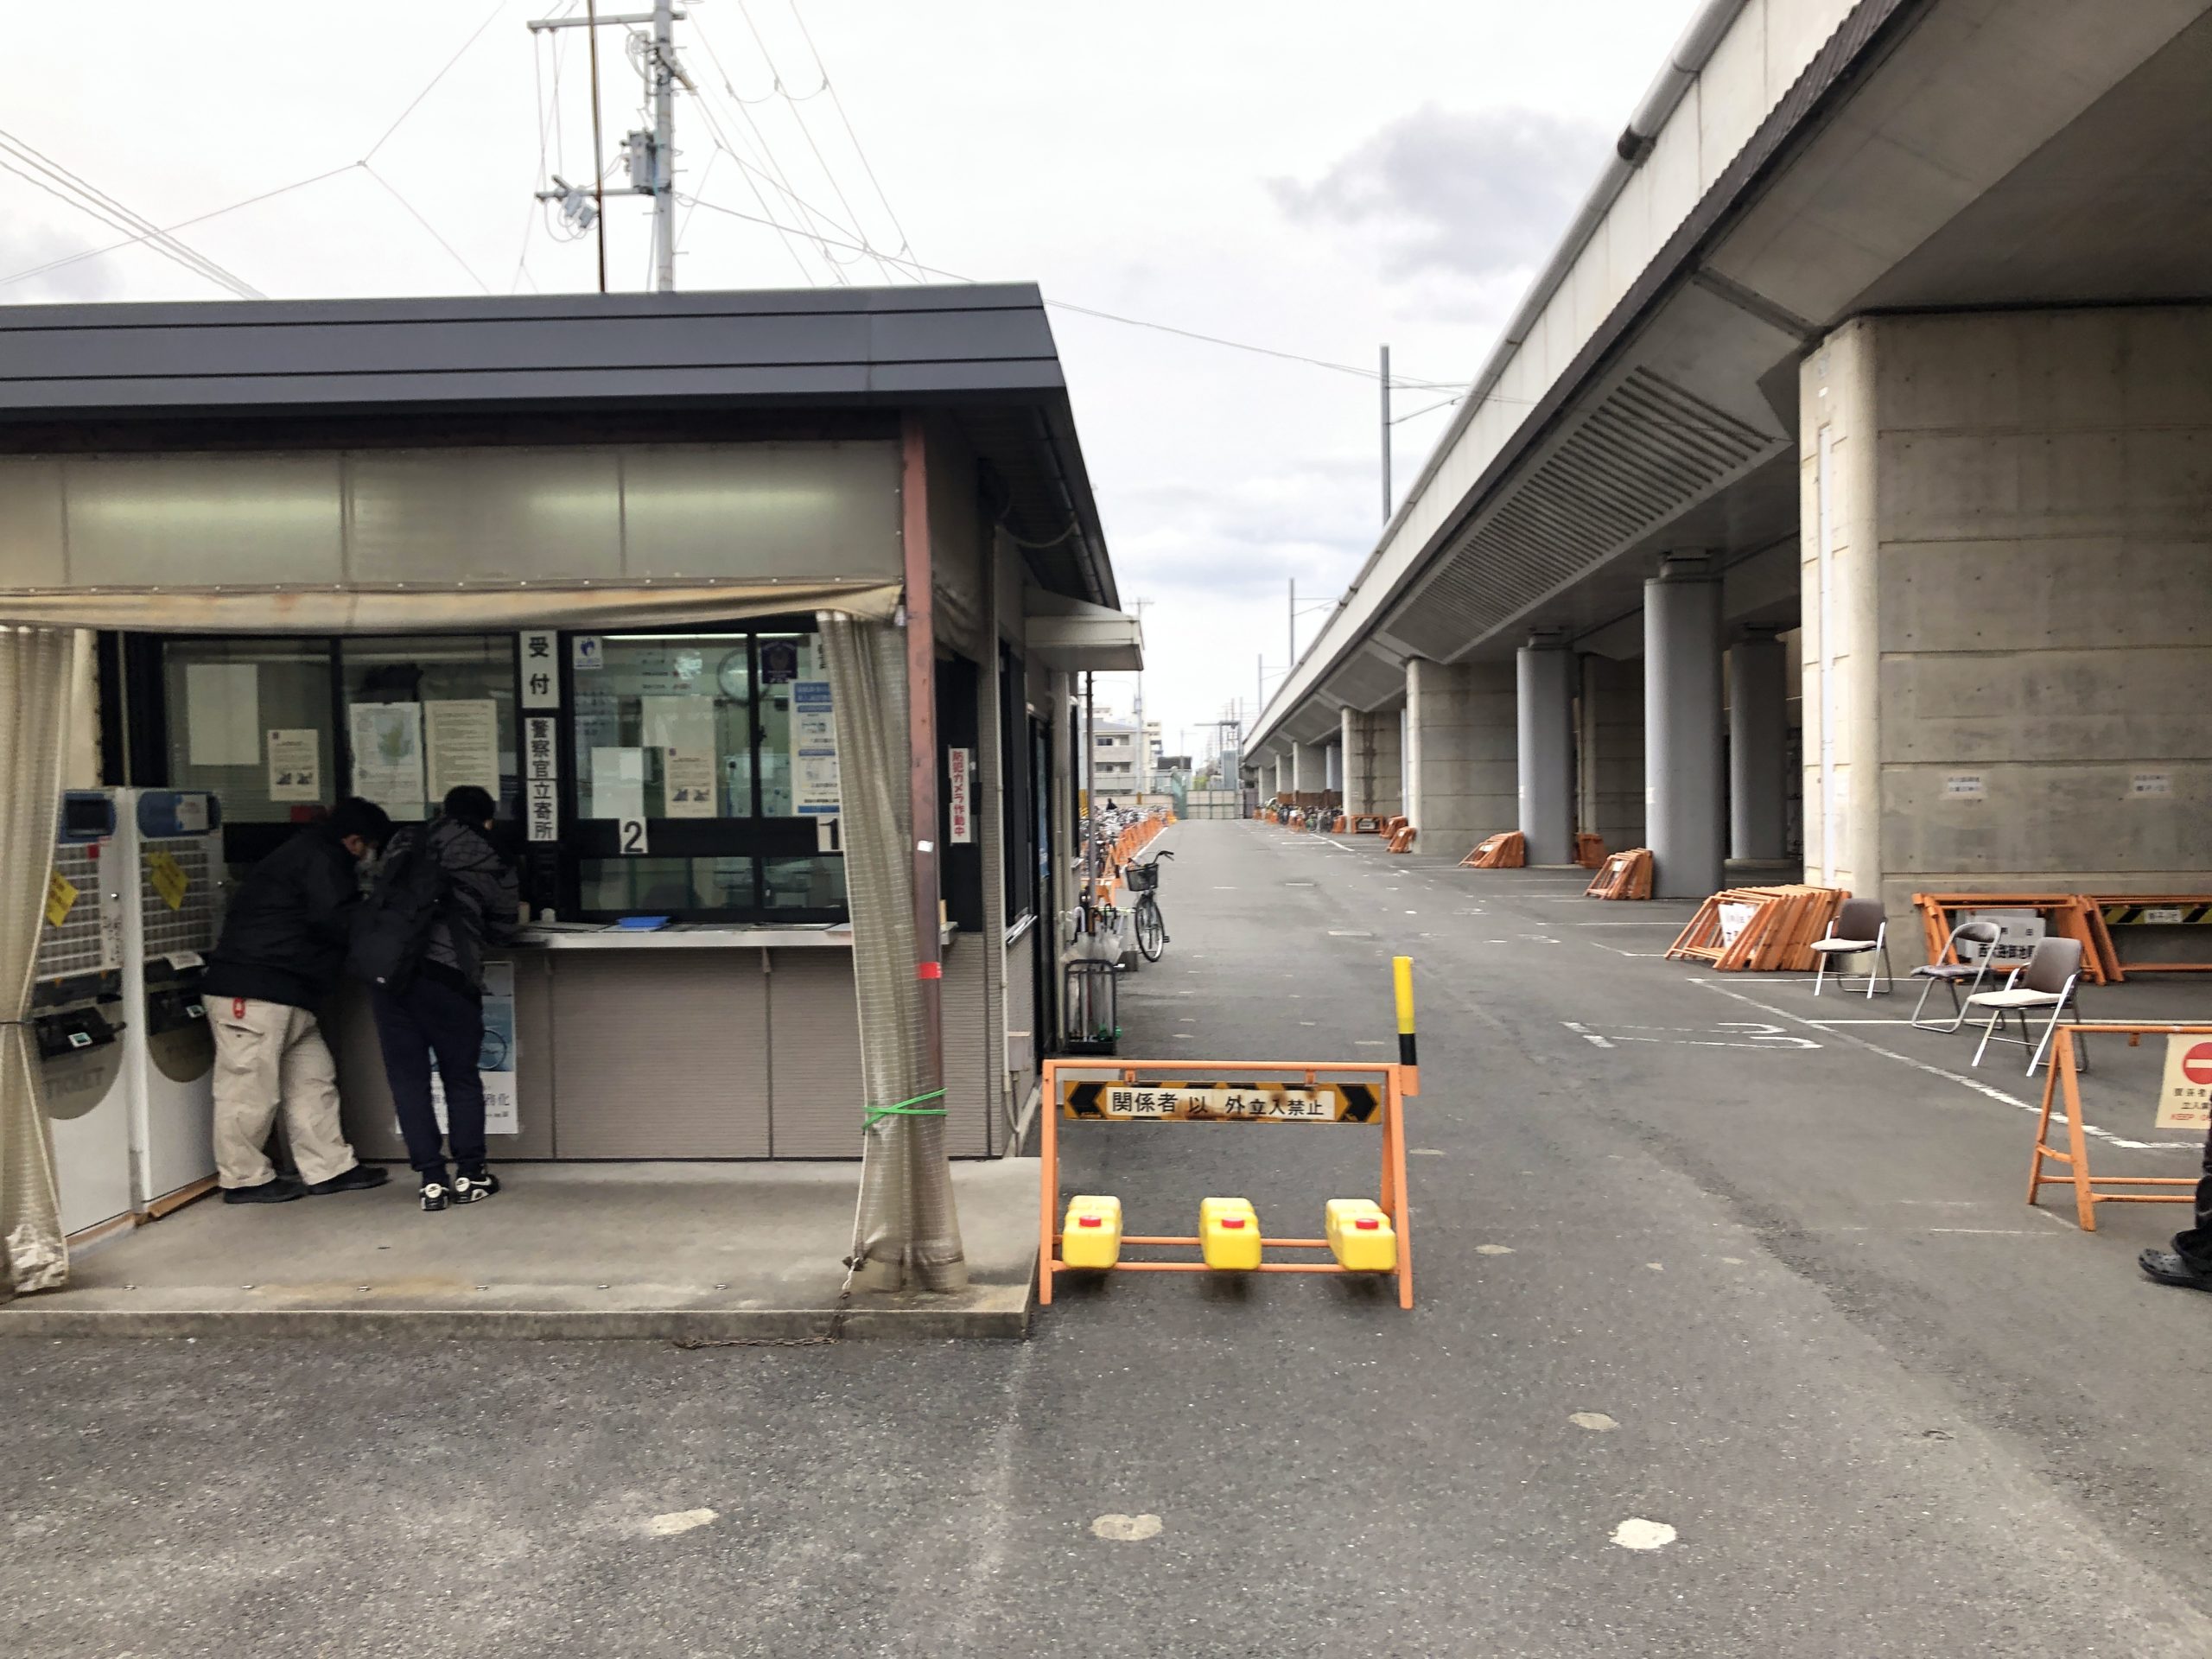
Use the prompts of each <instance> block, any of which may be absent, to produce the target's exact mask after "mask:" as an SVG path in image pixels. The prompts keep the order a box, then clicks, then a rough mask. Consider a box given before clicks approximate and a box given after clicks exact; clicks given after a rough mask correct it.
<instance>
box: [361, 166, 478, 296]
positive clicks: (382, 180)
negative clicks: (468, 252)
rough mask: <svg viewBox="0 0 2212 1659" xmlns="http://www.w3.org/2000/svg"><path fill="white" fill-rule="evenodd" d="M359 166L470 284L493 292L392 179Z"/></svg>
mask: <svg viewBox="0 0 2212 1659" xmlns="http://www.w3.org/2000/svg"><path fill="white" fill-rule="evenodd" d="M358 165H359V168H360V169H361V171H362V172H364V173H365V174H367V175H369V176H370V177H371V178H372V179H374V180H375V181H377V182H378V184H380V185H382V186H383V187H384V188H385V191H386V192H387V193H388V194H390V195H391V199H392V200H394V201H396V202H397V203H398V204H399V205H400V206H401V207H404V208H405V209H406V210H407V213H408V216H409V217H410V218H411V219H413V220H414V221H415V222H416V224H417V225H420V226H422V227H423V229H424V230H426V231H428V232H429V233H430V238H431V239H432V240H433V241H435V243H436V244H437V245H439V246H440V247H442V248H443V249H444V250H445V251H447V252H448V254H450V255H451V256H452V257H453V262H454V264H457V265H459V266H460V267H461V269H462V270H465V271H467V273H468V280H469V281H470V282H472V283H475V284H476V286H477V287H479V288H480V289H483V290H484V292H485V293H486V294H489V293H490V292H491V291H492V285H491V284H490V283H487V282H486V281H485V280H484V279H483V278H482V277H479V276H478V275H477V274H476V267H475V266H474V265H472V264H469V263H468V261H467V260H466V259H464V258H462V257H461V250H460V249H458V248H456V247H454V245H453V244H452V243H450V242H448V241H447V240H446V239H445V238H444V237H442V236H441V235H439V234H438V227H437V226H435V225H433V224H431V223H430V221H429V219H425V218H423V215H422V213H420V212H419V211H418V210H417V209H416V206H415V204H414V203H413V202H411V201H410V200H407V198H406V197H404V196H403V195H401V194H399V188H398V187H397V185H395V184H393V183H392V181H391V180H390V179H387V178H386V177H385V175H383V174H381V173H379V172H378V171H377V170H376V168H373V167H371V166H370V165H369V164H368V162H365V161H363V162H359V163H358Z"/></svg>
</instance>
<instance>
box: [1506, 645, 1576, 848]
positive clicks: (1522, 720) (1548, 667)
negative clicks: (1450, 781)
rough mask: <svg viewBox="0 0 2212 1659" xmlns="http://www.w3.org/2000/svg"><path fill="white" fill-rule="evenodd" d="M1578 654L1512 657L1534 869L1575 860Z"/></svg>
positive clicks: (1533, 649) (1526, 830)
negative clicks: (1575, 724)
mask: <svg viewBox="0 0 2212 1659" xmlns="http://www.w3.org/2000/svg"><path fill="white" fill-rule="evenodd" d="M1574 666H1575V664H1574V653H1573V652H1571V651H1568V650H1567V649H1565V648H1564V647H1562V646H1560V645H1526V646H1523V647H1522V649H1521V651H1520V652H1517V653H1516V655H1515V658H1514V671H1515V683H1516V692H1517V696H1516V708H1517V714H1518V719H1517V721H1516V725H1517V732H1516V753H1517V755H1518V763H1519V804H1520V829H1521V833H1522V835H1523V836H1526V837H1528V842H1529V862H1530V863H1531V864H1572V863H1573V861H1574V822H1575V817H1574Z"/></svg>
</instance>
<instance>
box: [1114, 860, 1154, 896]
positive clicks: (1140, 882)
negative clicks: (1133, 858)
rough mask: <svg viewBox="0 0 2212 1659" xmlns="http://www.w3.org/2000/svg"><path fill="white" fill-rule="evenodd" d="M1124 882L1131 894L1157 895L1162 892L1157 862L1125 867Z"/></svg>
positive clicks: (1123, 870)
mask: <svg viewBox="0 0 2212 1659" xmlns="http://www.w3.org/2000/svg"><path fill="white" fill-rule="evenodd" d="M1122 880H1123V881H1125V882H1127V883H1128V889H1129V891H1130V892H1131V893H1157V892H1159V891H1160V866H1159V865H1158V864H1157V863H1156V862H1155V863H1151V864H1134V863H1132V864H1127V865H1124V866H1123V867H1122Z"/></svg>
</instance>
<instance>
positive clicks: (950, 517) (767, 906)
mask: <svg viewBox="0 0 2212 1659" xmlns="http://www.w3.org/2000/svg"><path fill="white" fill-rule="evenodd" d="M841 617H842V618H857V619H862V620H868V621H869V622H872V623H874V624H878V625H887V626H889V627H891V628H892V629H893V630H895V631H898V632H900V633H901V634H902V635H903V637H905V638H906V639H909V640H910V641H911V640H912V639H924V640H929V641H933V644H932V645H931V648H930V649H929V650H928V651H926V652H924V653H923V654H922V655H921V657H920V658H919V660H914V659H913V653H912V652H911V651H909V652H908V658H909V660H908V661H907V662H906V664H905V668H906V675H905V685H906V690H908V691H909V692H911V693H913V694H914V696H916V697H917V698H918V699H919V701H918V702H913V703H912V706H911V707H910V706H908V700H907V699H905V698H902V699H900V700H899V706H900V708H901V710H902V714H901V724H900V728H899V733H898V734H897V743H896V747H895V755H896V760H895V764H896V765H897V766H899V767H902V768H903V767H905V766H906V765H907V764H908V761H909V760H910V759H918V755H919V754H920V753H930V754H931V755H933V757H934V764H935V767H936V770H937V773H938V779H937V783H938V787H937V790H936V791H935V792H936V797H937V807H938V821H937V823H935V825H934V826H930V827H923V826H917V827H916V828H915V829H914V830H913V836H914V844H915V846H916V847H917V848H918V849H922V852H923V853H924V854H925V856H924V857H919V858H918V859H917V860H916V862H915V869H916V872H917V880H918V881H925V882H929V883H933V884H934V887H935V894H934V897H935V898H936V899H937V901H938V923H939V941H938V944H939V951H940V954H941V957H942V962H943V982H942V1016H941V1018H942V1039H943V1067H944V1083H945V1087H946V1096H945V1117H944V1145H945V1147H946V1149H947V1150H948V1151H949V1152H950V1153H951V1154H954V1155H956V1156H964V1157H988V1156H992V1155H995V1154H1003V1153H1004V1152H1006V1151H1007V1149H1008V1146H1009V1140H1010V1128H1009V1126H1010V1124H1011V1122H1013V1120H1014V1116H1015V1114H1016V1112H1017V1111H1018V1109H1020V1105H1021V1104H1022V1103H1023V1101H1024V1098H1025V1096H1027V1092H1028V1091H1029V1090H1030V1088H1031V1087H1032V1085H1033V1081H1034V1077H1035V1071H1036V1064H1037V1059H1038V1056H1039V1052H1040V1049H1044V1048H1046V1047H1048V1046H1049V1044H1050V1040H1051V1033H1052V1031H1053V1030H1054V1028H1055V1027H1054V1021H1055V1019H1056V1013H1055V1007H1054V1002H1055V988H1054V983H1053V972H1052V968H1053V957H1054V955H1055V951H1054V944H1053V942H1054V938H1055V928H1054V924H1053V917H1054V915H1055V913H1056V912H1059V911H1063V910H1065V909H1066V908H1067V907H1068V906H1070V905H1071V904H1072V902H1073V900H1072V897H1071V894H1070V893H1069V891H1068V881H1069V879H1070V878H1069V874H1068V872H1069V868H1070V860H1071V853H1072V850H1073V849H1072V845H1071V836H1072V834H1073V826H1074V817H1075V811H1076V802H1075V791H1074V790H1073V788H1072V786H1071V769H1072V766H1073V765H1074V762H1075V757H1076V753H1077V734H1076V733H1075V731H1074V729H1073V728H1072V726H1071V721H1070V716H1069V712H1068V711H1069V704H1070V693H1071V677H1073V676H1076V675H1079V674H1080V672H1081V671H1084V670H1085V669H1090V668H1099V669H1106V668H1114V669H1121V668H1130V667H1135V666H1136V665H1137V663H1138V652H1139V642H1138V636H1137V630H1136V626H1135V622H1134V620H1132V619H1129V618H1128V617H1125V616H1123V615H1122V613H1120V612H1119V610H1118V595H1117V593H1116V587H1115V581H1114V574H1113V569H1112V566H1111V564H1110V563H1109V559H1108V556H1107V552H1106V548H1105V543H1104V540H1103V535H1102V532H1101V528H1100V524H1099V518H1098V512H1097V508H1096V504H1095V503H1094V501H1093V499H1092V496H1091V492H1090V483H1089V480H1088V478H1087V476H1086V474H1085V471H1084V459H1083V454H1082V450H1081V447H1080V445H1079V444H1078V442H1077V436H1076V430H1075V426H1074V423H1073V419H1072V416H1071V410H1070V406H1069V401H1068V396H1067V391H1066V387H1065V383H1064V380H1063V378H1062V375H1061V371H1060V366H1059V363H1058V359H1057V356H1056V354H1055V352H1054V348H1053V343H1052V334H1051V332H1050V329H1049V327H1048V325H1047V321H1046V314H1045V310H1044V307H1043V304H1042V302H1041V300H1040V298H1039V295H1038V293H1037V291H1036V290H1035V289H1033V288H1031V287H1027V286H972V287H960V288H939V289H931V288H903V289H887V290H868V289H838V290H834V291H830V292H821V293H817V292H791V293H783V292H769V293H719V294H718V293H701V294H683V295H660V296H554V297H533V298H525V299H496V300H406V301H347V302H251V303H244V304H227V303H226V304H188V305H187V304H160V305H99V306H56V307H20V308H16V307H11V308H6V309H5V310H4V311H0V623H4V624H7V625H10V626H11V628H12V629H31V630H43V631H67V632H68V634H69V639H68V640H67V647H66V649H64V650H62V651H61V652H60V654H59V656H57V657H54V658H53V659H52V660H53V661H54V662H55V663H58V664H60V666H59V667H56V668H54V669H52V670H51V671H48V674H47V677H48V678H54V677H59V678H60V680H61V681H62V682H63V683H62V684H61V685H60V688H59V690H58V692H57V693H56V696H57V697H58V702H54V703H53V704H51V705H42V704H35V702H29V701H25V700H22V699H19V700H18V702H17V705H16V708H17V710H18V711H19V712H18V716H17V717H19V718H21V717H27V716H23V715H21V714H20V711H21V710H22V709H31V708H34V707H49V708H50V709H52V710H54V713H53V721H54V724H55V726H56V728H57V737H56V741H59V742H60V743H61V745H62V747H63V749H64V753H63V757H62V761H61V766H60V772H61V777H60V782H61V783H63V784H65V785H73V786H78V787H85V788H106V789H125V790H137V791H186V792H188V793H190V792H202V791H204V792H205V793H206V795H207V797H209V798H210V799H211V800H212V802H213V821H214V822H215V823H217V824H219V830H220V836H219V852H218V853H217V855H215V856H214V857H213V859H211V861H210V862H211V868H210V869H209V870H208V872H207V877H206V879H207V881H208V882H209V883H210V884H211V885H212V886H213V887H215V888H216V889H217V891H216V892H215V893H213V894H212V895H209V896H210V897H211V898H212V900H213V903H212V911H213V914H211V916H210V917H209V918H208V925H209V926H211V927H212V926H213V924H214V921H215V920H216V919H217V918H219V908H220V889H221V887H223V886H224V884H225V883H226V882H228V881H231V880H235V879H236V878H237V877H238V875H239V874H242V873H243V872H244V871H245V869H246V868H248V867H250V866H251V864H252V863H253V861H255V860H257V858H259V857H260V856H262V855H264V854H265V853H266V852H268V851H269V850H270V849H271V848H272V847H274V846H275V845H276V844H277V842H279V841H280V840H281V839H283V837H284V836H287V835H288V834H289V833H290V832H291V830H292V829H293V827H294V826H295V825H296V824H297V823H300V822H302V820H304V819H306V818H308V817H311V816H313V815H314V814H315V812H316V811H317V810H319V809H320V808H321V807H322V806H325V805H327V804H328V803H330V802H331V801H333V800H334V799H336V798H339V797H340V796H342V795H346V794H359V795H364V796H366V797H368V798H371V799H373V800H376V801H378V803H379V804H382V805H383V806H384V807H385V810H387V811H389V812H390V813H391V816H392V817H394V818H395V819H400V820H408V819H417V818H421V817H424V816H426V815H429V814H434V813H435V810H436V804H437V802H438V800H439V798H440V797H441V796H442V794H443V792H444V791H446V790H447V789H448V788H449V787H451V786H452V785H455V784H460V783H477V784H481V785H484V786H485V787H486V788H487V789H489V790H490V791H492V793H493V796H494V797H495V798H497V799H498V801H499V814H500V821H499V833H500V835H501V836H504V838H505V841H506V842H507V844H508V846H509V847H510V849H512V853H513V854H514V855H515V857H516V858H517V859H518V861H519V863H520V867H521V870H522V886H523V892H524V897H525V899H526V902H527V905H528V908H529V912H530V917H531V921H532V924H533V925H532V927H531V931H529V932H528V933H527V934H526V935H525V938H524V943H523V944H520V945H519V946H518V947H517V948H516V949H515V950H512V952H511V953H510V954H509V956H508V957H507V959H506V960H505V963H503V964H501V965H500V966H499V969H497V971H496V972H495V975H494V976H493V984H492V987H491V998H490V1001H489V1003H488V1005H487V1014H488V1015H489V1019H488V1021H487V1023H488V1024H489V1026H490V1027H491V1029H492V1033H493V1035H492V1039H490V1040H488V1041H487V1048H490V1047H493V1046H497V1047H499V1050H500V1052H499V1053H498V1054H496V1055H494V1054H491V1053H487V1055H486V1065H487V1067H489V1066H490V1065H492V1064H493V1061H494V1060H496V1061H498V1063H499V1065H501V1066H503V1067H504V1068H505V1071H506V1072H507V1073H508V1075H507V1076H506V1077H504V1078H503V1079H502V1081H501V1083H500V1084H499V1087H497V1088H495V1089H494V1090H493V1102H494V1123H493V1128H494V1129H495V1131H497V1132H498V1135H499V1137H500V1138H495V1139H494V1140H493V1148H494V1156H495V1158H499V1157H504V1158H506V1159H509V1160H524V1159H546V1160H572V1159H767V1158H777V1159H788V1158H836V1157H849V1156H853V1155H855V1154H856V1153H857V1152H858V1150H859V1143H860V1133H859V1132H860V1122H861V1109H862V1105H863V1101H864V1095H865V1090H864V1087H863V1084H862V1079H861V1048H860V1042H859V1038H858V1032H857V1018H858V1016H857V1005H856V1001H855V972H854V963H853V960H852V941H853V929H852V926H851V922H852V918H853V908H854V906H855V904H856V903H861V902H865V900H864V899H861V898H860V897H857V896H856V894H855V887H854V885H853V884H851V883H849V881H848V880H847V873H846V857H845V849H844V844H843V830H842V821H841V817H842V807H841V798H842V792H844V791H850V790H851V788H852V787H853V785H854V779H853V778H852V777H851V776H850V775H849V768H850V767H851V766H853V765H854V764H855V761H854V758H853V757H851V756H849V755H848V756H842V757H841V755H840V754H839V752H838V737H837V731H838V722H837V721H836V718H835V713H836V710H835V707H834V700H835V698H836V696H839V695H852V694H853V693H852V692H851V691H850V689H849V687H848V686H840V685H837V684H836V675H835V674H833V672H832V671H831V667H830V664H829V661H828V656H829V653H828V652H827V650H826V648H825V642H824V639H823V629H824V627H825V626H829V623H828V622H827V621H826V620H825V619H834V618H841ZM910 620H925V622H926V627H925V629H924V630H922V631H919V632H907V630H908V625H909V622H910ZM36 637H37V636H35V635H31V634H23V633H16V634H13V635H12V638H14V639H16V640H19V641H21V640H29V639H35V638H36ZM893 672H894V673H895V672H896V670H895V669H894V670H893ZM841 761H842V765H843V766H844V767H846V768H847V769H848V775H846V776H844V777H843V778H842V779H841ZM895 782H896V786H897V789H898V791H900V792H901V796H902V798H903V792H904V791H905V790H906V786H907V779H906V777H905V776H904V775H903V774H902V775H901V776H899V778H898V779H896V780H895ZM917 798H918V797H917ZM45 816H46V817H48V819H51V818H52V817H53V813H52V811H51V810H50V809H49V810H47V812H46V813H45ZM39 855H40V856H43V849H40V852H39ZM10 856H11V857H12V856H16V855H15V854H12V853H11V855H10ZM179 959H180V960H181V959H182V958H181V957H179ZM17 965H18V964H17V963H15V962H13V961H12V960H11V961H9V962H7V963H0V966H5V967H6V968H7V969H9V970H10V971H11V972H12V971H15V970H16V967H17ZM182 988H183V989H184V990H186V991H188V989H189V987H188V986H184V987H182ZM331 1024H332V1026H333V1027H334V1029H333V1032H332V1035H333V1039H334V1046H337V1047H338V1049H339V1052H340V1067H341V1074H342V1081H343V1084H344V1087H345V1094H346V1103H347V1112H348V1117H349V1126H348V1127H349V1131H350V1132H351V1133H352V1135H353V1136H354V1138H355V1143H356V1145H357V1146H358V1147H359V1148H360V1149H361V1151H362V1152H363V1154H365V1155H368V1156H379V1155H383V1156H392V1155H397V1153H398V1150H399V1147H398V1142H397V1135H396V1132H395V1131H394V1129H393V1128H392V1122H391V1109H390V1104H389V1096H388V1095H387V1094H386V1093H385V1090H384V1085H383V1082H382V1071H381V1066H380V1065H379V1064H378V1060H377V1058H376V1055H375V1051H374V1044H373V1040H372V1036H371V1033H370V1031H369V1027H368V1025H367V1021H366V1017H365V1007H363V1006H360V1005H359V1003H358V1002H356V1003H353V1004H351V1005H349V1006H348V1007H344V1008H341V1009H340V1011H339V1012H338V1014H337V1015H336V1016H335V1017H334V1019H333V1020H332V1021H331ZM20 1145H21V1143H20V1141H17V1140H16V1139H15V1138H14V1137H6V1138H0V1146H7V1147H20ZM16 1155H17V1154H16V1153H15V1152H11V1153H10V1156H11V1157H14V1156H16ZM5 1173H6V1172H0V1175H4V1174H5ZM63 1176H64V1180H65V1184H66V1179H67V1171H66V1170H65V1171H64V1172H63Z"/></svg>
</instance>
